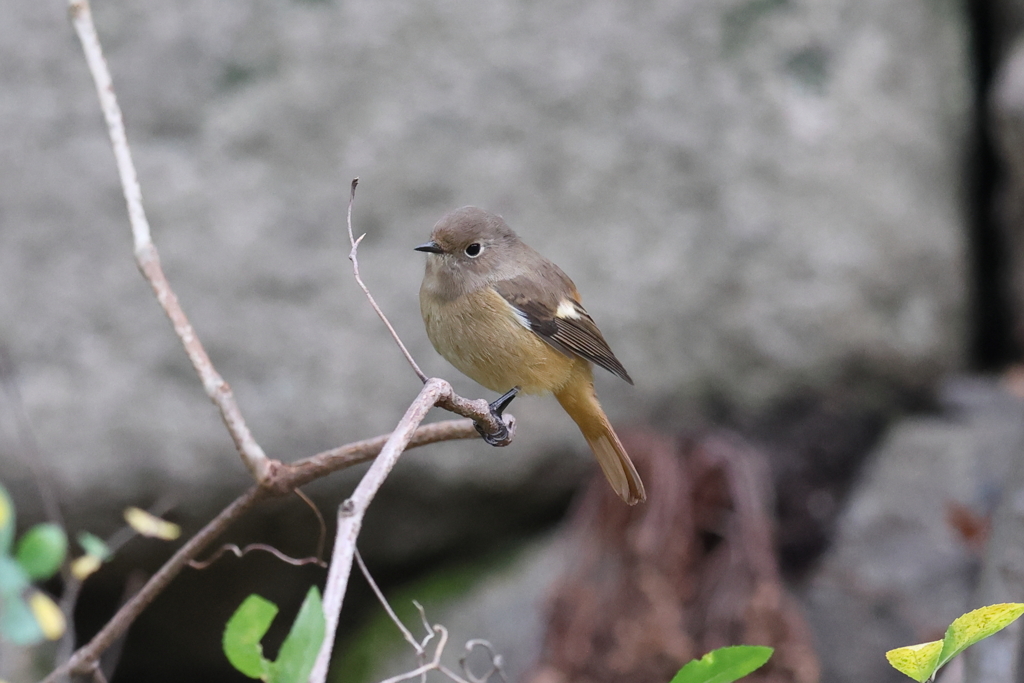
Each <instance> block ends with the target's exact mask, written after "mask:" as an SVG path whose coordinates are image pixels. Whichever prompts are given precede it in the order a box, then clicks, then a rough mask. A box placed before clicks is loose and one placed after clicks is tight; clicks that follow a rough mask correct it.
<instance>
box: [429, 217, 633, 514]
mask: <svg viewBox="0 0 1024 683" xmlns="http://www.w3.org/2000/svg"><path fill="white" fill-rule="evenodd" d="M416 250H417V251H423V252H426V253H427V268H426V274H425V275H424V277H423V285H422V286H421V287H420V311H421V312H422V313H423V322H424V323H425V324H426V327H427V336H428V337H429V338H430V341H431V343H432V344H433V345H434V348H435V349H437V351H438V353H440V354H441V355H442V356H444V357H445V358H446V359H447V360H448V362H450V363H451V364H452V365H454V366H455V367H456V368H457V369H459V370H460V371H461V372H463V373H464V374H466V375H468V376H469V377H470V378H471V379H473V380H475V381H476V382H479V383H480V384H482V385H483V386H485V387H487V388H488V389H491V390H492V391H498V392H502V391H508V393H507V394H506V395H505V396H503V397H502V398H501V399H499V400H498V401H495V402H494V403H492V404H491V407H492V411H496V412H497V414H498V415H499V416H500V411H501V410H503V409H504V407H505V406H506V405H508V403H509V402H510V401H511V400H512V398H514V396H515V394H516V393H517V391H518V390H522V391H523V392H524V393H527V394H541V393H547V392H551V393H553V394H554V395H555V398H556V399H558V402H559V403H560V404H561V405H562V408H564V409H565V412H567V413H569V416H570V417H571V418H572V419H573V421H575V422H576V424H577V425H578V426H579V428H580V431H581V432H583V437H584V438H585V439H586V440H587V443H588V444H590V449H591V450H592V451H593V452H594V456H595V457H596V458H597V462H598V464H599V465H600V466H601V470H602V471H603V472H604V475H605V477H606V478H607V479H608V483H609V484H611V486H612V488H613V489H614V490H615V493H617V494H618V495H619V497H620V498H622V499H623V500H624V501H626V502H627V503H629V504H630V505H634V504H635V503H638V502H640V501H643V500H645V499H646V494H645V493H644V485H643V482H641V481H640V476H639V475H638V474H637V472H636V468H635V467H633V463H632V462H631V461H630V459H629V455H627V454H626V451H625V449H624V448H623V447H622V443H621V442H620V441H619V437H618V436H616V435H615V431H614V430H613V429H612V426H611V424H610V423H609V422H608V418H607V416H605V414H604V411H603V410H601V404H600V403H598V401H597V394H596V393H595V392H594V376H593V372H592V369H591V363H597V364H598V365H600V366H601V367H603V368H605V369H606V370H609V371H610V372H612V373H614V374H616V375H618V376H619V377H621V378H622V379H624V380H626V381H627V382H629V383H630V384H632V383H633V380H632V379H631V378H630V376H629V373H627V372H626V369H625V368H624V367H622V363H620V362H619V360H618V359H617V358H616V357H615V354H613V353H612V350H611V349H610V348H609V347H608V343H607V342H606V341H605V340H604V337H603V336H602V335H601V331H600V330H598V329H597V325H596V324H595V323H594V320H593V318H591V317H590V315H589V314H588V313H587V311H586V310H585V309H584V308H583V305H582V304H581V303H580V295H579V292H578V291H576V285H574V284H573V283H572V280H570V279H569V277H568V276H567V275H566V274H565V273H563V272H562V270H561V269H560V268H559V267H558V266H556V265H555V264H554V263H552V262H551V261H549V260H548V259H546V258H544V257H543V256H541V255H540V254H539V253H537V252H536V251H534V250H533V249H531V248H530V247H529V246H527V245H526V244H524V243H523V242H522V240H520V239H519V236H518V235H516V233H514V232H513V231H512V229H511V228H509V227H508V225H507V224H506V223H505V221H504V220H503V219H502V218H501V217H500V216H497V215H495V214H493V213H489V212H487V211H484V210H483V209H478V208H476V207H475V206H466V207H463V208H461V209H456V210H455V211H452V212H451V213H449V214H447V215H445V216H444V217H443V218H441V220H440V221H438V222H437V225H435V226H434V230H433V232H432V233H431V235H430V241H429V242H427V243H426V244H421V245H420V246H418V247H416ZM509 390H511V391H509Z"/></svg>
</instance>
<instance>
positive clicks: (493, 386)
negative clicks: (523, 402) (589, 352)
mask: <svg viewBox="0 0 1024 683" xmlns="http://www.w3.org/2000/svg"><path fill="white" fill-rule="evenodd" d="M420 308H421V311H422V313H423V321H424V323H426V328H427V336H428V337H429V338H430V342H431V343H432V344H433V345H434V348H435V349H437V352H438V353H440V354H441V355H442V356H444V357H445V359H447V360H448V362H449V363H451V364H452V365H454V366H455V367H456V368H457V369H458V370H459V371H460V372H462V373H463V374H465V375H466V376H468V377H469V378H470V379H472V380H474V381H476V382H478V383H479V384H481V385H483V386H484V387H487V388H488V389H490V390H492V391H499V392H504V391H508V390H509V389H511V388H512V387H514V386H518V387H519V388H520V389H522V390H523V391H524V392H526V393H533V394H537V393H544V392H549V391H556V390H558V389H560V388H561V387H563V386H564V385H565V384H566V382H568V381H569V377H570V374H571V373H572V370H573V367H574V365H575V364H576V363H586V361H585V360H582V359H579V358H569V357H568V356H566V355H565V354H563V353H562V352H560V351H558V350H556V349H555V348H554V347H552V346H551V345H549V344H548V343H546V342H545V341H544V340H542V339H541V338H540V337H539V336H537V335H536V334H534V333H533V332H532V331H530V330H529V329H527V328H526V327H524V326H523V325H522V324H521V323H520V322H519V320H518V319H517V316H516V314H515V311H514V309H513V308H512V306H511V305H510V304H509V303H508V302H507V301H505V299H504V298H502V296H501V295H500V294H498V293H497V292H496V291H494V289H492V288H491V287H489V286H485V287H481V288H480V289H477V290H475V291H473V292H470V293H468V294H464V295H462V296H460V297H458V298H456V299H452V300H443V299H441V298H439V297H435V296H433V295H432V294H430V293H429V292H428V291H425V290H421V291H420Z"/></svg>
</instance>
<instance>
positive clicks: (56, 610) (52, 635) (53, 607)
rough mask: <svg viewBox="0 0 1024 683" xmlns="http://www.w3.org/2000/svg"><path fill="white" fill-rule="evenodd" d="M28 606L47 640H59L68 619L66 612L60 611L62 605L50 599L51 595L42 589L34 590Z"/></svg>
mask: <svg viewBox="0 0 1024 683" xmlns="http://www.w3.org/2000/svg"><path fill="white" fill-rule="evenodd" d="M28 606H29V608H30V609H31V610H32V615H33V616H35V618H36V622H37V623H38V624H39V628H40V629H41V630H42V632H43V635H44V636H46V639H47V640H57V639H58V638H60V637H61V636H62V635H64V630H65V629H66V628H67V620H66V619H65V618H64V613H63V612H61V611H60V607H58V606H57V603H55V602H54V601H53V600H51V599H50V596H48V595H46V594H45V593H42V592H40V591H33V593H32V595H30V596H29V598H28Z"/></svg>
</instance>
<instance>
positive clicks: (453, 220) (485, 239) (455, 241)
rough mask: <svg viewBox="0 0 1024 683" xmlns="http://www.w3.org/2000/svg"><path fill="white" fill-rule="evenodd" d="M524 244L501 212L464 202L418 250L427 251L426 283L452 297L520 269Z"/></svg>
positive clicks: (448, 214)
mask: <svg viewBox="0 0 1024 683" xmlns="http://www.w3.org/2000/svg"><path fill="white" fill-rule="evenodd" d="M524 247H525V245H523V243H522V242H521V241H520V239H519V236H518V235H516V233H515V232H513V230H512V228H510V227H508V224H507V223H505V221H504V219H502V217H501V216H498V215H497V214H493V213H490V212H488V211H484V210H483V209H478V208H477V207H475V206H464V207H462V208H461V209H455V210H454V211H451V212H449V213H447V214H445V215H444V216H443V217H442V218H441V220H439V221H438V222H437V224H436V225H435V226H434V229H433V231H432V232H431V233H430V241H429V242H427V243H426V244H421V245H419V246H418V247H416V251H422V252H426V253H427V278H426V280H425V284H426V282H431V283H432V284H431V285H430V286H432V287H433V288H434V289H435V293H436V294H438V295H440V296H444V297H445V298H449V299H452V298H456V297H458V296H460V295H462V294H464V293H466V292H470V291H473V290H475V289H477V288H478V287H481V286H483V285H484V284H486V283H487V282H488V281H492V280H494V279H496V278H497V279H500V278H503V277H508V276H509V275H510V274H512V273H513V271H518V270H519V269H520V267H521V266H520V264H518V263H517V260H518V259H517V258H516V257H517V255H521V253H522V250H523V248H524ZM527 249H528V248H527ZM529 251H531V252H532V250H529Z"/></svg>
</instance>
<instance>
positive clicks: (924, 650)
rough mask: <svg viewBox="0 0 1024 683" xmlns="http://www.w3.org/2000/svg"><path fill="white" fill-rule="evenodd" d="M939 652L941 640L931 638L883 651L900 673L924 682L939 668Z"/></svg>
mask: <svg viewBox="0 0 1024 683" xmlns="http://www.w3.org/2000/svg"><path fill="white" fill-rule="evenodd" d="M941 653H942V641H941V640H933V641H932V642H930V643H921V644H920V645H908V646H907V647H898V648H896V649H895V650H889V651H888V652H886V653H885V658H886V659H888V660H889V663H890V664H892V666H893V668H894V669H896V670H897V671H899V672H900V673H904V674H906V675H908V676H910V677H911V678H913V679H914V680H915V681H917V682H918V683H924V682H925V681H927V680H928V679H929V678H931V677H932V674H934V673H935V670H936V669H938V668H939V654H941Z"/></svg>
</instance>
